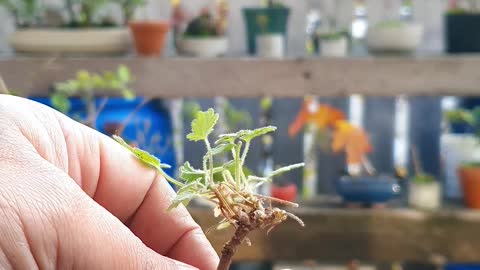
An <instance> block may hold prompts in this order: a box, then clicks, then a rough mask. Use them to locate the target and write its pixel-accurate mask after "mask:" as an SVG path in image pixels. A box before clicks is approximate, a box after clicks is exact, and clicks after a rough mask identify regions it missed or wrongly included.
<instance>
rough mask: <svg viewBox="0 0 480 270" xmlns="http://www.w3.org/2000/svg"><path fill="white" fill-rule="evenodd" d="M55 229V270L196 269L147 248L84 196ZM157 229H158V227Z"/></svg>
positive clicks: (121, 224)
mask: <svg viewBox="0 0 480 270" xmlns="http://www.w3.org/2000/svg"><path fill="white" fill-rule="evenodd" d="M76 205H77V207H76V209H75V211H74V214H73V215H72V216H71V218H67V220H65V223H64V224H60V228H56V229H57V233H58V239H59V241H61V242H60V244H59V246H60V247H61V248H62V251H61V253H60V254H61V256H60V258H59V260H58V264H59V265H58V267H57V269H162V270H170V269H196V268H195V267H192V266H190V265H187V264H184V263H182V262H179V261H176V260H173V259H170V258H168V257H164V256H162V255H159V254H158V253H156V252H155V251H153V250H152V249H150V248H148V247H147V246H146V245H145V244H144V243H142V241H141V240H140V239H139V238H138V237H136V236H135V235H134V234H133V233H132V232H131V231H130V230H129V229H128V228H127V227H126V226H125V225H124V224H123V223H122V222H120V220H118V219H117V218H116V217H114V216H113V215H112V214H110V212H108V211H107V210H105V209H104V208H103V207H101V206H100V205H98V204H97V203H96V202H95V201H93V200H92V199H91V198H90V197H88V196H86V195H85V196H83V194H82V199H81V200H80V201H78V203H77V204H76ZM159 229H160V228H159Z"/></svg>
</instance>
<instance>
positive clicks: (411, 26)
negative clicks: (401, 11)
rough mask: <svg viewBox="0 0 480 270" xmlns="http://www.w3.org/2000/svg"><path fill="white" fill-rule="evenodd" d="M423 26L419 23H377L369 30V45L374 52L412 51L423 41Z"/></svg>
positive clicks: (367, 38)
mask: <svg viewBox="0 0 480 270" xmlns="http://www.w3.org/2000/svg"><path fill="white" fill-rule="evenodd" d="M422 36H423V26H422V25H421V24H417V23H402V22H399V23H398V25H397V24H395V25H377V26H372V27H370V28H369V29H368V31H367V37H366V41H367V47H368V49H369V50H370V51H372V52H412V51H414V50H415V49H416V48H417V47H418V46H419V45H420V43H421V42H422Z"/></svg>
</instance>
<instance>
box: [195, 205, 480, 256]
mask: <svg viewBox="0 0 480 270" xmlns="http://www.w3.org/2000/svg"><path fill="white" fill-rule="evenodd" d="M190 212H191V214H192V215H193V217H194V219H195V220H196V221H197V222H198V223H199V224H200V225H201V226H202V227H203V228H208V227H209V226H211V225H213V224H215V219H214V218H213V214H212V212H211V210H209V209H204V208H190ZM294 213H295V214H297V215H298V216H300V217H301V218H302V219H303V220H304V221H305V223H306V227H305V228H301V227H300V226H299V225H298V224H297V223H295V222H293V221H287V222H285V223H284V224H282V225H281V226H278V227H277V228H276V229H275V230H273V231H272V232H271V234H270V235H268V236H266V235H265V233H264V232H255V233H252V234H251V236H250V239H251V241H252V244H253V245H252V246H251V247H248V246H242V247H241V248H240V249H239V252H238V254H237V256H236V258H235V259H236V260H237V261H246V260H247V261H267V260H285V261H288V260H294V261H298V260H303V259H317V260H326V261H338V262H341V261H348V260H351V259H359V260H363V261H371V262H386V261H423V262H427V261H430V260H431V259H432V258H433V257H434V256H435V257H438V256H443V257H444V258H446V259H448V261H456V262H475V261H476V262H478V261H480V253H479V252H478V250H480V234H479V233H478V228H479V226H480V213H478V212H474V211H468V210H442V211H441V212H437V213H426V212H420V211H416V210H408V209H388V210H346V209H319V208H313V207H304V208H300V209H296V210H295V211H294ZM231 233H232V231H230V230H224V231H215V232H212V233H210V234H209V235H208V237H209V239H210V241H211V242H212V244H213V245H214V247H215V248H216V249H217V250H220V248H221V247H222V245H223V243H224V242H225V241H226V240H227V239H229V237H230V236H231Z"/></svg>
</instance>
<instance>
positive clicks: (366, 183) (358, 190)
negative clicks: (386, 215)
mask: <svg viewBox="0 0 480 270" xmlns="http://www.w3.org/2000/svg"><path fill="white" fill-rule="evenodd" d="M336 188H337V193H338V194H339V195H340V196H341V197H342V198H343V201H344V202H345V203H347V204H365V205H375V204H385V203H386V202H388V201H389V200H391V199H393V198H394V197H396V196H397V195H399V194H400V191H401V188H400V185H399V184H398V182H397V180H396V179H394V178H392V177H390V176H358V177H352V176H344V177H342V178H340V180H338V181H337V183H336Z"/></svg>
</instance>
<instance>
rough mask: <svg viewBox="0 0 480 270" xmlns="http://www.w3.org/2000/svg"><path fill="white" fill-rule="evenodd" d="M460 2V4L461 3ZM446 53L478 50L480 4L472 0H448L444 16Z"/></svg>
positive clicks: (479, 47) (479, 50)
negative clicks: (460, 0)
mask: <svg viewBox="0 0 480 270" xmlns="http://www.w3.org/2000/svg"><path fill="white" fill-rule="evenodd" d="M461 4H462V5H461ZM444 25H445V27H444V30H445V34H444V36H445V50H446V52H447V53H473V52H480V34H479V33H478V31H477V29H479V28H480V5H479V4H478V3H477V2H476V1H474V0H468V1H462V3H459V1H453V0H450V1H449V7H448V10H447V12H446V14H445V16H444Z"/></svg>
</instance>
